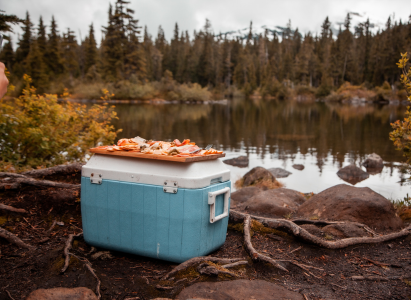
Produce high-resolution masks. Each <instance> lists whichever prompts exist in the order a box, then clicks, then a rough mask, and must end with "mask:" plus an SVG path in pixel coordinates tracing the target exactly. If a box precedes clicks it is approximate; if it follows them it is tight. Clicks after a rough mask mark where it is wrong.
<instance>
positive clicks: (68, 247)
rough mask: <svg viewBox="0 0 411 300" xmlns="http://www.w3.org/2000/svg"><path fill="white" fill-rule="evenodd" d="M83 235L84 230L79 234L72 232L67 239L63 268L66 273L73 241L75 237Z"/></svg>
mask: <svg viewBox="0 0 411 300" xmlns="http://www.w3.org/2000/svg"><path fill="white" fill-rule="evenodd" d="M82 235H83V233H82V232H80V233H79V234H70V235H69V237H68V239H67V241H66V246H65V247H64V256H65V262H64V266H63V268H62V269H61V273H64V272H65V271H66V270H67V268H68V266H69V263H70V254H71V253H70V249H71V243H72V242H73V240H74V238H79V237H81V236H82Z"/></svg>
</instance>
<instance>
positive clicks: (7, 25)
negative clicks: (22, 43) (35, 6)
mask: <svg viewBox="0 0 411 300" xmlns="http://www.w3.org/2000/svg"><path fill="white" fill-rule="evenodd" d="M23 22H24V20H22V19H20V18H18V17H17V16H15V15H6V14H4V10H1V9H0V32H4V33H6V32H11V33H13V28H12V27H11V25H17V24H19V23H23ZM7 39H10V37H8V36H7Z"/></svg>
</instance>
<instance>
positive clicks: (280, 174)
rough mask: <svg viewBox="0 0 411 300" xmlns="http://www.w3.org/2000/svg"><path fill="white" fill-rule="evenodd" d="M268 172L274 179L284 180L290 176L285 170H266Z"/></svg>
mask: <svg viewBox="0 0 411 300" xmlns="http://www.w3.org/2000/svg"><path fill="white" fill-rule="evenodd" d="M268 171H270V172H271V174H273V175H274V177H275V178H285V177H288V176H289V175H290V174H292V173H291V172H288V171H287V170H284V169H282V168H271V169H268Z"/></svg>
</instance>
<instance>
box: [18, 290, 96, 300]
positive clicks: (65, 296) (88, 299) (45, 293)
mask: <svg viewBox="0 0 411 300" xmlns="http://www.w3.org/2000/svg"><path fill="white" fill-rule="evenodd" d="M26 300H97V296H96V294H94V292H93V291H92V290H90V289H88V288H85V287H78V288H63V287H58V288H52V289H38V290H35V291H33V292H31V293H30V295H28V296H27V298H26Z"/></svg>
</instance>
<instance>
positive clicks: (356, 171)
mask: <svg viewBox="0 0 411 300" xmlns="http://www.w3.org/2000/svg"><path fill="white" fill-rule="evenodd" d="M337 175H338V177H340V178H341V179H342V180H344V181H346V182H348V183H351V184H352V185H355V184H357V183H358V182H360V181H363V180H365V179H367V178H368V177H369V176H370V175H368V173H367V172H364V171H363V170H361V169H360V168H358V167H357V166H355V165H349V166H346V167H344V168H342V169H340V170H338V172H337Z"/></svg>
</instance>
